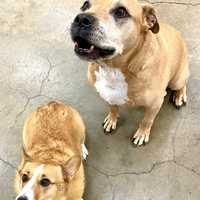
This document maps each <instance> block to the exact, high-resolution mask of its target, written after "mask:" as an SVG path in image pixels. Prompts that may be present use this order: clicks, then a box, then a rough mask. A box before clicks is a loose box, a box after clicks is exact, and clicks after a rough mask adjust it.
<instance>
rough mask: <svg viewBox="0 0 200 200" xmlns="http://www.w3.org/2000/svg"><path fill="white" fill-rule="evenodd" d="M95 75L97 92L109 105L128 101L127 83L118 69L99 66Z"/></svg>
mask: <svg viewBox="0 0 200 200" xmlns="http://www.w3.org/2000/svg"><path fill="white" fill-rule="evenodd" d="M95 75H96V83H95V87H96V89H97V92H99V94H100V96H101V97H102V98H103V99H104V100H106V101H107V102H108V103H109V104H110V105H122V104H125V103H126V101H128V96H127V94H128V84H127V82H126V80H125V77H124V75H123V74H122V72H121V71H120V70H119V69H116V68H108V67H99V71H98V72H97V71H96V72H95Z"/></svg>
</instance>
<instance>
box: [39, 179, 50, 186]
mask: <svg viewBox="0 0 200 200" xmlns="http://www.w3.org/2000/svg"><path fill="white" fill-rule="evenodd" d="M50 184H51V181H50V180H49V179H48V178H43V179H42V180H41V181H40V185H41V186H42V187H48V186H49V185H50Z"/></svg>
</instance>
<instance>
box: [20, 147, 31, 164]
mask: <svg viewBox="0 0 200 200" xmlns="http://www.w3.org/2000/svg"><path fill="white" fill-rule="evenodd" d="M22 154H23V158H24V160H25V161H31V160H32V159H31V157H30V156H29V155H28V154H27V152H26V150H25V148H24V147H22Z"/></svg>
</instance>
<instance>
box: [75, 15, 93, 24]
mask: <svg viewBox="0 0 200 200" xmlns="http://www.w3.org/2000/svg"><path fill="white" fill-rule="evenodd" d="M74 22H75V23H77V24H78V25H79V26H82V27H90V26H91V25H92V24H94V22H95V17H93V16H92V15H89V14H79V15H77V16H76V18H75V20H74Z"/></svg>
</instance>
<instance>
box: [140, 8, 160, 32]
mask: <svg viewBox="0 0 200 200" xmlns="http://www.w3.org/2000/svg"><path fill="white" fill-rule="evenodd" d="M142 12H143V19H144V25H145V27H147V29H148V30H151V31H152V32H153V33H155V34H156V33H158V32H159V30H160V26H159V23H158V19H157V17H156V11H155V9H154V7H153V6H152V5H150V4H143V5H142Z"/></svg>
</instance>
